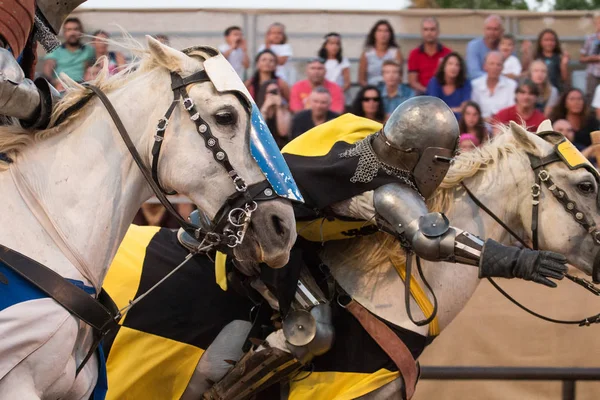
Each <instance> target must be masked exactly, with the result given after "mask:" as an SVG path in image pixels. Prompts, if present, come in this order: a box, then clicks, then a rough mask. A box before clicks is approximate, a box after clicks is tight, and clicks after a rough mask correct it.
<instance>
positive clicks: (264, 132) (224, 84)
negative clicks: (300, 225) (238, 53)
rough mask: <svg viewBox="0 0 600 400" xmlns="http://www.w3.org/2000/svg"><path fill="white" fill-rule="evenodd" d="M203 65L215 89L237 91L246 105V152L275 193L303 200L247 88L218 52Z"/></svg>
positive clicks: (294, 199) (299, 200) (291, 198)
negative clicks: (248, 110)
mask: <svg viewBox="0 0 600 400" xmlns="http://www.w3.org/2000/svg"><path fill="white" fill-rule="evenodd" d="M204 68H205V70H206V73H207V75H208V77H209V78H210V80H211V82H212V84H213V85H214V86H215V89H217V91H219V92H237V93H239V94H241V95H242V97H243V98H244V99H246V101H247V102H248V105H249V106H250V127H249V128H250V134H249V136H250V152H251V154H252V157H253V158H254V160H255V161H256V163H257V164H258V166H259V168H260V169H261V170H262V172H263V174H264V175H265V177H266V178H267V180H268V181H269V183H270V184H271V186H272V188H273V190H274V191H275V193H277V195H279V196H281V197H284V198H286V199H289V200H292V201H298V202H304V199H303V198H302V194H301V193H300V189H299V188H298V185H297V184H296V182H295V181H294V178H293V177H292V172H291V171H290V168H289V167H288V165H287V163H286V162H285V159H284V158H283V156H282V155H281V152H280V151H279V148H278V147H277V144H276V143H275V139H274V138H273V135H272V134H271V131H270V130H269V128H268V127H267V123H266V122H265V120H264V119H263V116H262V114H261V113H260V111H259V109H258V107H257V106H256V103H255V102H254V99H252V96H250V93H249V92H248V89H246V86H244V84H243V83H242V81H241V79H240V78H239V76H238V75H237V73H236V72H235V70H234V69H233V67H232V66H231V64H229V62H228V61H227V59H226V58H225V57H223V55H222V54H218V55H216V56H214V57H210V58H208V59H207V60H206V61H204Z"/></svg>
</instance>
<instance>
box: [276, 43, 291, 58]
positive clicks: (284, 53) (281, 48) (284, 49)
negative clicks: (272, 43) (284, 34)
mask: <svg viewBox="0 0 600 400" xmlns="http://www.w3.org/2000/svg"><path fill="white" fill-rule="evenodd" d="M277 55H278V56H280V57H291V56H293V55H294V53H293V52H292V46H290V44H289V43H285V44H280V45H278V46H277Z"/></svg>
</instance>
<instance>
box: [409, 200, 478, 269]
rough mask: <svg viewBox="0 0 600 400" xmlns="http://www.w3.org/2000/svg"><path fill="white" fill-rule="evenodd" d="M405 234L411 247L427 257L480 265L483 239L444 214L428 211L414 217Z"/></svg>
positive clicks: (421, 255)
mask: <svg viewBox="0 0 600 400" xmlns="http://www.w3.org/2000/svg"><path fill="white" fill-rule="evenodd" d="M403 234H404V236H405V238H406V240H407V241H408V243H410V245H411V247H412V250H413V251H414V252H415V253H416V254H417V255H418V256H419V257H421V258H424V259H425V260H429V261H449V262H456V263H462V264H469V265H475V266H478V265H479V260H480V259H481V252H482V249H483V246H484V242H483V240H481V239H480V238H478V237H477V236H475V235H472V234H470V233H469V232H465V231H463V230H460V229H458V228H455V227H452V226H450V223H449V221H448V218H446V216H445V215H444V214H442V213H437V212H436V213H429V214H425V215H423V216H421V217H419V218H418V219H415V220H413V221H412V222H411V223H410V224H408V226H407V227H406V229H405V231H404V232H403Z"/></svg>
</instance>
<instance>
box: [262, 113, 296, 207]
mask: <svg viewBox="0 0 600 400" xmlns="http://www.w3.org/2000/svg"><path fill="white" fill-rule="evenodd" d="M251 120H252V129H251V131H250V153H251V154H252V157H253V158H254V160H255V161H256V163H257V164H258V166H259V167H260V169H261V170H262V172H263V174H264V175H265V177H266V178H267V180H268V181H269V183H270V184H271V187H272V188H273V190H274V191H275V193H277V194H278V195H279V196H281V197H285V198H287V199H290V200H296V201H300V202H304V199H303V198H302V194H301V193H300V189H299V188H298V186H297V185H296V182H295V181H294V178H293V177H292V173H291V171H290V168H289V167H288V165H287V163H286V162H285V159H284V158H283V156H282V155H281V152H280V151H279V147H277V143H275V139H274V138H273V135H272V134H271V131H270V130H269V127H268V126H267V123H266V122H265V120H264V119H263V117H262V114H261V113H260V111H259V110H258V107H256V104H254V103H252V118H251Z"/></svg>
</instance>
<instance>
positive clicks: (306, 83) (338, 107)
mask: <svg viewBox="0 0 600 400" xmlns="http://www.w3.org/2000/svg"><path fill="white" fill-rule="evenodd" d="M306 78H307V79H305V80H303V81H298V82H296V83H295V84H294V86H292V91H291V93H290V110H291V111H292V112H294V113H296V112H298V111H302V110H306V109H308V108H310V104H309V103H308V99H309V96H310V94H311V92H312V91H313V89H314V88H316V87H317V86H323V87H324V88H325V89H327V90H328V91H329V93H330V94H331V107H330V110H331V111H333V112H336V113H340V114H341V113H343V112H344V92H343V91H342V88H341V87H339V85H337V84H336V83H334V82H331V81H328V80H327V79H325V60H323V59H322V58H315V59H312V60H310V61H309V62H308V64H307V65H306Z"/></svg>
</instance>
